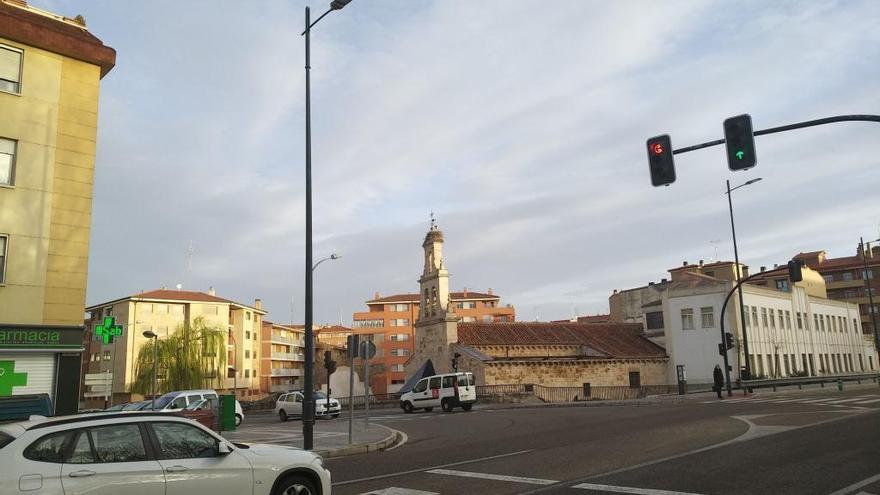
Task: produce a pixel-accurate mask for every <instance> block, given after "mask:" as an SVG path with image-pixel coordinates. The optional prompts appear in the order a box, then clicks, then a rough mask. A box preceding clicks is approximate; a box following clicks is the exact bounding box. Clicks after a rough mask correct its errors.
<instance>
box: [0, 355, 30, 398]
mask: <svg viewBox="0 0 880 495" xmlns="http://www.w3.org/2000/svg"><path fill="white" fill-rule="evenodd" d="M26 386H27V373H16V372H15V361H0V397H8V396H10V395H12V387H26Z"/></svg>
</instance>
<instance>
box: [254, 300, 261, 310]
mask: <svg viewBox="0 0 880 495" xmlns="http://www.w3.org/2000/svg"><path fill="white" fill-rule="evenodd" d="M254 307H255V308H257V309H263V300H262V299H254Z"/></svg>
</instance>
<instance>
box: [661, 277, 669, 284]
mask: <svg viewBox="0 0 880 495" xmlns="http://www.w3.org/2000/svg"><path fill="white" fill-rule="evenodd" d="M668 281H669V280H667V279H665V278H661V279H660V283H661V284H665V283H666V282H668Z"/></svg>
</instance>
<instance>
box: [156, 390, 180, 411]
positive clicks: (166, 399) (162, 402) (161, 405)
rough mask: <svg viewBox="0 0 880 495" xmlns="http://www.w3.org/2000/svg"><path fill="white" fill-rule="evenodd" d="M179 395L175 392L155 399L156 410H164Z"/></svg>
mask: <svg viewBox="0 0 880 495" xmlns="http://www.w3.org/2000/svg"><path fill="white" fill-rule="evenodd" d="M178 395H179V394H178V393H177V392H169V393H167V394H165V395H163V396H162V397H159V398H158V399H156V409H165V406H167V405H168V404H170V403H171V401H173V400H174V398H175V397H177V396H178Z"/></svg>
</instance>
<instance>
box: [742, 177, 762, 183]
mask: <svg viewBox="0 0 880 495" xmlns="http://www.w3.org/2000/svg"><path fill="white" fill-rule="evenodd" d="M759 180H763V177H758V178H757V179H752V180H750V181H747V182H746V183H745V185H749V184H754V183H755V182H758V181H759Z"/></svg>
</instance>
